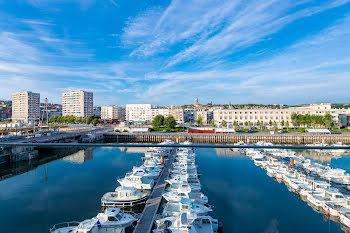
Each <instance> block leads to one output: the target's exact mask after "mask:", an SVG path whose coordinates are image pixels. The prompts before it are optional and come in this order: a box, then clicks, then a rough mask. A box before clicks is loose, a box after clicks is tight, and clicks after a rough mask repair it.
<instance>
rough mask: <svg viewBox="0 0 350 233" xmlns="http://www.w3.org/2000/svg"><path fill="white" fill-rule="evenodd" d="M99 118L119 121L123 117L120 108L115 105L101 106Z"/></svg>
mask: <svg viewBox="0 0 350 233" xmlns="http://www.w3.org/2000/svg"><path fill="white" fill-rule="evenodd" d="M101 119H102V120H119V121H121V120H122V119H123V115H122V108H121V107H118V106H116V105H109V106H103V107H101Z"/></svg>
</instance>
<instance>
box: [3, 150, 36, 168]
mask: <svg viewBox="0 0 350 233" xmlns="http://www.w3.org/2000/svg"><path fill="white" fill-rule="evenodd" d="M37 157H38V151H37V150H34V147H32V146H4V147H0V164H1V163H6V162H7V160H8V161H11V162H18V161H24V160H31V159H34V158H37Z"/></svg>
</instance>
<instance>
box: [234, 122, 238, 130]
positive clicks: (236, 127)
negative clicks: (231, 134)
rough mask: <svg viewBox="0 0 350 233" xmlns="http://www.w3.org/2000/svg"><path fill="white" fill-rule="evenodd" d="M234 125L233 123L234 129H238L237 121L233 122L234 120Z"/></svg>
mask: <svg viewBox="0 0 350 233" xmlns="http://www.w3.org/2000/svg"><path fill="white" fill-rule="evenodd" d="M234 125H235V130H238V129H239V124H238V121H235V122H234Z"/></svg>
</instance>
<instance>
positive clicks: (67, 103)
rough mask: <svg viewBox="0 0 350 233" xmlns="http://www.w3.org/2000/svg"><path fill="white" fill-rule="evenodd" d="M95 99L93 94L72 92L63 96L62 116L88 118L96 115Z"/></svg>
mask: <svg viewBox="0 0 350 233" xmlns="http://www.w3.org/2000/svg"><path fill="white" fill-rule="evenodd" d="M93 106H94V98H93V93H92V92H86V91H81V90H80V91H70V92H66V93H63V95H62V115H63V116H67V115H73V116H76V117H86V116H89V115H93V114H94V107H93Z"/></svg>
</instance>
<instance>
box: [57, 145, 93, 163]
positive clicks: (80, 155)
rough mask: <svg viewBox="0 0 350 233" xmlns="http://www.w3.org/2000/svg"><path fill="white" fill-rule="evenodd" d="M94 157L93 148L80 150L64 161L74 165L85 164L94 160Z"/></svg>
mask: <svg viewBox="0 0 350 233" xmlns="http://www.w3.org/2000/svg"><path fill="white" fill-rule="evenodd" d="M93 157H94V152H93V149H92V148H88V149H84V150H80V151H78V152H77V153H74V154H72V155H69V156H67V157H65V158H63V159H64V160H67V161H70V162H73V163H84V162H86V161H89V160H92V159H93Z"/></svg>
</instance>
